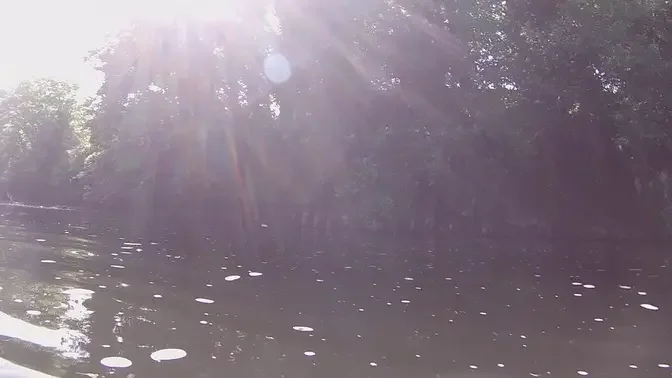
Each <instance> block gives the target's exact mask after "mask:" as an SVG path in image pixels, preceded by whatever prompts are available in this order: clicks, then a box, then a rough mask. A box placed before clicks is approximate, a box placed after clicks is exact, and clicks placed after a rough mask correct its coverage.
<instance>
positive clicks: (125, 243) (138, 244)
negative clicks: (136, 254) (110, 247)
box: [124, 242, 142, 247]
mask: <svg viewBox="0 0 672 378" xmlns="http://www.w3.org/2000/svg"><path fill="white" fill-rule="evenodd" d="M124 245H131V246H134V247H139V246H141V245H142V243H132V242H124Z"/></svg>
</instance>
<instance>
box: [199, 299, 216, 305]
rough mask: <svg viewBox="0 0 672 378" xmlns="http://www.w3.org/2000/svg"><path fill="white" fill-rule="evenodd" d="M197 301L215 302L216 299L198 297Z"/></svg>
mask: <svg viewBox="0 0 672 378" xmlns="http://www.w3.org/2000/svg"><path fill="white" fill-rule="evenodd" d="M195 301H196V302H199V303H207V304H210V303H215V301H213V300H212V299H208V298H196V299H195Z"/></svg>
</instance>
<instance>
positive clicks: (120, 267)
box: [110, 265, 126, 269]
mask: <svg viewBox="0 0 672 378" xmlns="http://www.w3.org/2000/svg"><path fill="white" fill-rule="evenodd" d="M110 268H116V269H126V267H125V266H123V265H110Z"/></svg>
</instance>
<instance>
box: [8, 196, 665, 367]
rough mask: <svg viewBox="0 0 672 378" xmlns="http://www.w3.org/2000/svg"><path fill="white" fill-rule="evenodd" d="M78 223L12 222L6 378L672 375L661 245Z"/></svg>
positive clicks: (49, 219) (13, 216)
mask: <svg viewBox="0 0 672 378" xmlns="http://www.w3.org/2000/svg"><path fill="white" fill-rule="evenodd" d="M75 218H77V217H73V216H72V214H69V215H67V216H65V215H62V214H61V215H59V213H58V212H56V213H54V212H51V213H48V214H45V213H44V212H42V213H30V214H26V213H24V214H17V212H16V209H12V211H11V212H5V213H4V215H3V217H2V218H0V221H1V222H0V287H1V289H0V338H1V344H0V346H1V348H0V357H1V358H0V376H2V377H48V376H57V377H82V376H89V377H95V376H97V377H107V376H123V377H126V376H128V374H134V375H135V376H136V377H192V376H193V377H221V376H222V375H223V374H227V375H229V376H238V377H295V378H297V377H298V378H301V377H306V378H307V377H339V378H342V377H386V378H390V377H404V378H406V377H431V378H436V377H525V376H539V377H541V376H551V377H552V376H555V377H572V376H588V377H634V376H637V377H664V376H670V375H671V374H672V369H671V368H670V367H669V365H671V364H672V329H671V326H670V319H672V308H671V305H672V303H671V302H670V288H671V285H672V281H671V280H670V278H669V277H670V269H669V264H668V262H667V261H666V252H665V251H664V250H663V249H662V248H660V247H659V248H654V247H645V246H636V245H628V246H614V245H598V244H584V245H581V244H572V245H569V244H566V245H557V244H556V245H545V244H542V243H538V242H529V243H525V242H501V241H500V242H495V241H470V242H464V241H463V242H459V243H457V242H455V243H446V245H443V246H442V247H441V248H440V249H437V248H435V247H433V246H432V245H428V244H425V243H416V242H412V241H399V240H388V239H385V238H381V237H378V236H377V237H374V236H371V235H358V236H356V237H354V236H352V237H350V238H348V239H343V240H338V241H322V242H320V243H300V242H299V243H296V245H295V246H294V247H293V248H291V249H290V248H282V247H280V246H275V247H273V246H274V245H273V244H272V243H264V244H263V247H260V246H259V245H256V246H255V247H254V248H252V247H240V246H238V247H234V246H232V245H230V244H228V243H225V242H222V241H218V242H215V241H211V240H203V243H199V244H198V246H193V247H189V246H188V245H186V244H184V243H175V242H172V241H168V240H167V239H162V238H144V237H142V236H138V235H131V234H125V233H124V232H120V231H117V230H113V229H109V230H107V231H103V232H101V231H100V230H93V229H92V228H91V227H90V226H89V225H88V224H87V223H86V222H83V221H82V220H81V219H79V221H75ZM263 230H268V231H272V230H273V225H272V224H268V225H267V227H263Z"/></svg>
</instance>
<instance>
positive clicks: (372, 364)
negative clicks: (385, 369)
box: [369, 362, 378, 367]
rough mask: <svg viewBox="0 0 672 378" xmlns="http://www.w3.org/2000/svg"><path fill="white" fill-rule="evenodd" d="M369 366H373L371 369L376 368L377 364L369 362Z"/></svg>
mask: <svg viewBox="0 0 672 378" xmlns="http://www.w3.org/2000/svg"><path fill="white" fill-rule="evenodd" d="M369 365H370V366H373V367H376V366H378V364H377V363H375V362H369Z"/></svg>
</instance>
